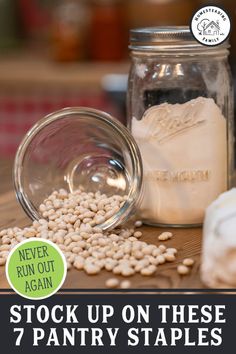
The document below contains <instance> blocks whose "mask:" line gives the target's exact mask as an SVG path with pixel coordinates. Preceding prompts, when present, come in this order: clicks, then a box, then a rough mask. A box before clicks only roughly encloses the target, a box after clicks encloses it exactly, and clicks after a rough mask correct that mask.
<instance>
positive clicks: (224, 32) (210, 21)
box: [190, 6, 231, 46]
mask: <svg viewBox="0 0 236 354" xmlns="http://www.w3.org/2000/svg"><path fill="white" fill-rule="evenodd" d="M190 27H191V31H192V34H193V36H194V37H195V38H196V40H197V41H198V42H200V43H201V44H203V45H207V46H216V45H219V44H221V43H223V42H224V41H225V40H226V39H227V38H228V36H229V33H230V27H231V25H230V19H229V16H228V15H227V13H226V12H225V11H224V10H223V9H221V8H220V7H217V6H205V7H202V8H201V9H200V10H198V11H197V12H196V13H195V14H194V15H193V17H192V20H191V26H190Z"/></svg>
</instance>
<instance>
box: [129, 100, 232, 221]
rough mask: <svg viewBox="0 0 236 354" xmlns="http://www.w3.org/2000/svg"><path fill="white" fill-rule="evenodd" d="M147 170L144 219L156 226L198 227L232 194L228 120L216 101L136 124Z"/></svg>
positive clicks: (151, 114) (169, 110) (163, 111)
mask: <svg viewBox="0 0 236 354" xmlns="http://www.w3.org/2000/svg"><path fill="white" fill-rule="evenodd" d="M132 133H133V135H134V137H135V139H136V141H137V143H138V146H139V148H140V151H141V155H142V159H143V165H144V196H143V200H142V204H141V208H140V216H141V217H142V219H143V220H144V221H146V222H149V223H154V224H157V223H159V224H172V225H173V224H177V225H178V224H198V223H202V222H203V217H204V212H205V210H206V208H207V206H208V205H209V204H210V203H211V202H212V201H213V200H214V199H215V198H216V197H217V196H218V195H219V194H220V193H222V192H224V191H225V190H226V189H227V140H226V119H225V118H224V117H223V115H222V113H221V111H220V109H219V107H218V106H217V105H216V104H215V103H214V100H213V99H211V98H203V97H199V98H197V99H194V100H191V101H189V102H187V103H184V104H174V105H172V104H168V103H164V104H161V105H159V106H153V107H151V108H150V109H148V110H147V111H146V112H145V113H144V116H143V118H142V119H141V120H140V121H138V120H137V119H136V118H133V119H132Z"/></svg>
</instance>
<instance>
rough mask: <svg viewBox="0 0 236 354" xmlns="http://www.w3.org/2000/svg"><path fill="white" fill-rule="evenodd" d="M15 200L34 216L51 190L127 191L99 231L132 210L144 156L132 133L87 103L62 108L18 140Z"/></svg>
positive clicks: (122, 193) (140, 179) (139, 186)
mask: <svg viewBox="0 0 236 354" xmlns="http://www.w3.org/2000/svg"><path fill="white" fill-rule="evenodd" d="M13 177H14V185H15V191H16V196H17V199H18V200H19V202H20V204H21V206H22V207H23V209H24V211H25V212H26V214H27V215H28V216H29V217H30V218H31V219H32V220H38V219H40V218H42V215H41V212H40V210H39V206H40V204H41V203H42V202H43V201H44V200H45V198H47V197H48V196H50V195H51V194H52V193H53V191H55V190H58V189H61V188H63V189H65V190H66V191H68V192H73V191H75V190H77V189H78V188H80V187H81V186H82V188H83V189H84V190H85V191H86V192H94V193H95V192H97V191H100V192H101V193H102V194H103V193H105V194H106V195H108V196H111V195H121V196H126V200H125V202H124V204H123V206H122V207H121V208H120V209H119V210H118V211H117V212H115V214H114V215H112V216H111V217H110V218H109V219H107V220H106V221H105V222H104V223H103V224H100V225H98V226H99V227H101V228H102V229H103V230H107V229H112V228H114V227H115V226H117V225H119V224H121V223H123V222H124V221H126V219H127V218H128V217H129V216H130V215H131V214H132V213H134V211H135V208H136V205H137V203H138V201H139V197H140V192H141V186H142V160H141V156H140V153H139V149H138V147H137V144H136V142H135V141H134V139H133V137H132V135H131V134H130V132H129V131H128V129H127V128H126V127H125V126H123V125H122V124H121V123H120V122H119V121H118V120H116V119H115V118H113V117H112V116H110V115H109V114H107V113H105V112H101V111H98V110H95V109H91V108H85V107H73V108H65V109H62V110H60V111H57V112H54V113H52V114H49V115H48V116H46V117H44V118H43V119H42V120H40V121H39V122H37V123H36V124H35V125H34V126H33V127H32V128H31V129H30V130H29V132H28V133H27V134H26V135H25V137H24V139H23V141H22V142H21V144H20V146H19V148H18V151H17V154H16V158H15V163H14V170H13Z"/></svg>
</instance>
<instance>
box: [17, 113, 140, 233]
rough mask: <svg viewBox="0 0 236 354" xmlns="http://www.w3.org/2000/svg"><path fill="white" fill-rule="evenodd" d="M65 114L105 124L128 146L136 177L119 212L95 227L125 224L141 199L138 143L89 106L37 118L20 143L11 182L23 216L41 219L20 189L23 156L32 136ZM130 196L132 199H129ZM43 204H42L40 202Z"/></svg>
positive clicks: (22, 189)
mask: <svg viewBox="0 0 236 354" xmlns="http://www.w3.org/2000/svg"><path fill="white" fill-rule="evenodd" d="M68 115H86V117H88V118H93V119H98V121H102V122H103V123H105V124H108V125H109V126H110V127H111V129H112V130H113V131H114V132H116V134H118V135H119V136H120V138H121V139H122V140H125V142H126V143H127V145H128V147H129V152H130V157H131V161H132V167H133V170H134V175H135V176H137V177H138V178H136V179H135V181H134V183H133V184H132V186H131V188H130V190H129V191H128V197H127V200H126V201H125V203H124V205H123V206H122V207H121V208H120V210H119V211H118V212H117V213H116V214H115V215H114V216H113V217H111V218H110V219H108V220H107V221H106V222H104V223H103V224H101V225H98V226H99V227H101V228H102V229H103V230H107V229H110V228H114V227H116V226H117V225H118V224H120V223H122V222H123V221H125V220H126V219H127V218H128V217H129V216H130V214H131V213H132V210H133V209H134V207H135V205H136V203H137V202H138V200H139V198H140V196H141V190H142V180H143V166H142V158H141V154H140V151H139V148H138V145H137V143H136V142H135V140H134V138H133V137H132V135H131V133H130V132H129V131H128V129H127V128H126V127H125V126H124V125H123V124H122V123H120V122H119V121H118V120H117V119H116V118H114V117H113V116H111V115H110V114H108V113H106V112H103V111H100V110H97V109H93V108H88V107H68V108H63V109H61V110H58V111H56V112H53V113H50V114H48V115H47V116H45V117H44V118H42V119H40V120H39V121H38V122H37V123H36V124H35V125H34V126H33V127H32V128H31V129H30V130H29V131H28V132H27V133H26V135H25V136H24V138H23V140H22V141H21V143H20V145H19V147H18V150H17V153H16V156H15V161H14V166H13V183H14V188H15V193H16V197H17V200H18V201H19V203H20V204H21V206H22V208H23V210H24V211H25V213H26V214H27V215H28V216H29V217H30V218H31V219H32V220H39V219H40V218H41V216H40V214H39V213H38V212H37V210H36V208H35V207H34V206H33V205H32V203H31V201H30V199H29V198H28V196H27V194H26V193H25V191H24V187H23V167H22V166H23V162H24V156H25V153H26V151H27V148H28V146H29V145H30V143H31V142H32V141H33V139H34V137H36V135H37V134H38V133H40V131H41V130H42V129H44V128H45V127H46V126H47V125H49V124H51V123H53V122H54V121H57V120H59V119H63V118H65V117H66V116H68ZM131 196H132V198H131ZM42 202H43V201H42Z"/></svg>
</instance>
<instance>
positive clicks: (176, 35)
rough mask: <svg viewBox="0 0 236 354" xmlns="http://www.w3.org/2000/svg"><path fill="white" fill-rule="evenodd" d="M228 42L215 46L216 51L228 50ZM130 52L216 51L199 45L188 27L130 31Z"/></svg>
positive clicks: (145, 28)
mask: <svg viewBox="0 0 236 354" xmlns="http://www.w3.org/2000/svg"><path fill="white" fill-rule="evenodd" d="M228 46H229V44H228V42H227V41H226V42H224V43H223V44H222V45H219V46H217V49H222V48H223V49H225V48H228ZM129 48H130V49H131V50H141V51H145V50H155V51H156V50H163V49H164V50H165V49H169V50H170V49H172V50H173V49H174V50H176V49H182V50H184V49H188V50H189V49H205V50H212V49H213V50H216V48H215V47H213V48H212V47H207V46H204V45H202V44H201V43H199V42H198V41H197V40H196V39H195V38H194V36H193V35H192V32H191V31H190V28H189V27H188V26H165V27H162V26H159V27H144V28H136V29H131V30H130V46H129Z"/></svg>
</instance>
